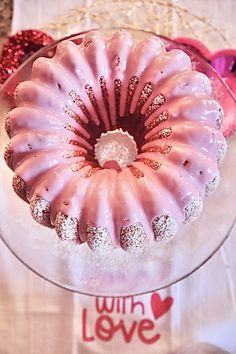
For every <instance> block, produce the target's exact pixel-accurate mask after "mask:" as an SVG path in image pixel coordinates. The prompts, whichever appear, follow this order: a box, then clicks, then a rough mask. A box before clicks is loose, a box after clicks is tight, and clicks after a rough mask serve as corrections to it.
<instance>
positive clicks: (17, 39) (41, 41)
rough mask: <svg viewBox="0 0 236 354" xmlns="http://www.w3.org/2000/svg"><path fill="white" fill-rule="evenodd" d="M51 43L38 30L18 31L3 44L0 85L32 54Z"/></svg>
mask: <svg viewBox="0 0 236 354" xmlns="http://www.w3.org/2000/svg"><path fill="white" fill-rule="evenodd" d="M52 42H53V38H52V37H50V36H49V35H48V34H46V33H45V32H42V31H38V30H25V31H19V32H17V33H16V34H15V35H14V36H12V37H9V38H8V39H7V40H6V42H5V43H4V44H3V48H2V53H1V57H0V84H3V83H4V82H5V81H6V79H8V77H9V76H10V75H11V74H12V73H13V72H14V71H16V69H17V68H18V67H19V66H20V65H21V64H22V63H23V62H24V61H25V60H26V59H28V58H29V57H30V56H31V55H32V54H33V53H35V52H37V51H38V50H39V49H41V48H42V47H45V46H47V45H49V44H50V43H52Z"/></svg>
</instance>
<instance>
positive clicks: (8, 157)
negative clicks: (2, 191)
mask: <svg viewBox="0 0 236 354" xmlns="http://www.w3.org/2000/svg"><path fill="white" fill-rule="evenodd" d="M4 159H5V161H6V164H7V166H8V167H9V168H10V169H11V170H13V149H12V144H11V142H10V143H8V144H7V146H6V147H5V152H4Z"/></svg>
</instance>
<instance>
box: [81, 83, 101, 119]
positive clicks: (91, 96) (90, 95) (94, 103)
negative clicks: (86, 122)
mask: <svg viewBox="0 0 236 354" xmlns="http://www.w3.org/2000/svg"><path fill="white" fill-rule="evenodd" d="M85 91H86V93H87V95H88V98H89V99H90V102H91V104H92V106H93V108H94V110H95V112H96V113H97V116H98V119H99V120H100V121H101V120H102V118H101V114H100V111H99V107H98V103H97V99H96V97H95V94H94V91H93V88H92V86H90V85H89V84H86V85H85Z"/></svg>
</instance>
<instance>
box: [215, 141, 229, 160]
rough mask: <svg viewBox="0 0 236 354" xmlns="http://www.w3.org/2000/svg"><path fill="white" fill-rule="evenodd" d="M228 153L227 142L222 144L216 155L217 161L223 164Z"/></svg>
mask: <svg viewBox="0 0 236 354" xmlns="http://www.w3.org/2000/svg"><path fill="white" fill-rule="evenodd" d="M226 152H227V143H226V140H224V142H223V143H222V144H221V146H220V149H219V150H218V151H217V153H216V159H217V162H218V163H221V162H222V161H223V160H224V157H225V155H226Z"/></svg>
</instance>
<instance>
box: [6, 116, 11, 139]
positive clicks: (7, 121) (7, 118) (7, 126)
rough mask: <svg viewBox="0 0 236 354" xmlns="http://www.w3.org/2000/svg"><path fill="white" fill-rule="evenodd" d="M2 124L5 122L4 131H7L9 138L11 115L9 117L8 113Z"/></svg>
mask: <svg viewBox="0 0 236 354" xmlns="http://www.w3.org/2000/svg"><path fill="white" fill-rule="evenodd" d="M4 124H5V130H6V133H7V135H8V137H9V138H10V137H11V117H10V114H7V115H6V117H5V122H4Z"/></svg>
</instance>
